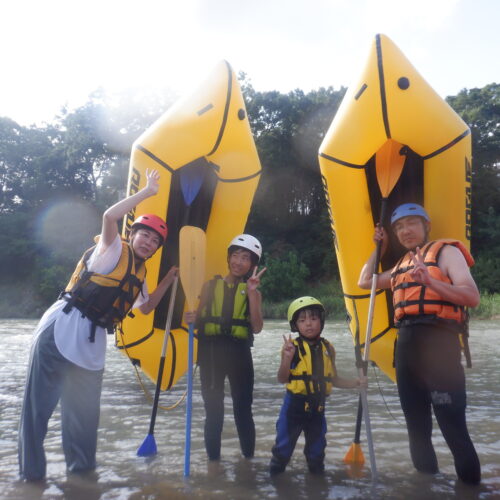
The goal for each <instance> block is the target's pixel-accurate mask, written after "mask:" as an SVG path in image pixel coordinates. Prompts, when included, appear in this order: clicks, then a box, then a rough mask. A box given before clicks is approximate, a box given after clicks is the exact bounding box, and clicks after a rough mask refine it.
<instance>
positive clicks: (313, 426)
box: [269, 297, 366, 475]
mask: <svg viewBox="0 0 500 500" xmlns="http://www.w3.org/2000/svg"><path fill="white" fill-rule="evenodd" d="M288 321H289V323H290V328H291V330H292V332H298V333H299V335H298V337H296V338H294V339H292V338H291V335H288V337H286V336H285V335H283V339H284V344H283V348H282V350H281V364H280V367H279V370H278V382H280V383H282V384H286V389H287V390H286V393H285V398H284V400H283V405H282V407H281V411H280V414H279V417H278V421H277V422H276V442H275V444H274V446H273V448H272V458H271V463H270V466H269V470H270V473H271V475H275V474H279V473H281V472H284V471H285V468H286V466H287V464H288V462H289V461H290V458H291V456H292V453H293V450H294V448H295V444H296V443H297V439H298V438H299V436H300V434H301V432H304V437H305V441H306V445H305V448H304V454H305V456H306V460H307V465H308V467H309V471H310V472H311V473H313V474H321V473H322V472H323V471H324V467H325V465H324V459H325V447H326V419H325V412H324V409H325V399H326V397H327V396H328V395H329V394H330V392H331V390H332V387H341V388H346V389H354V388H359V387H366V378H365V377H363V378H362V379H357V378H356V379H345V378H341V377H339V376H338V374H337V369H336V368H335V350H334V348H333V346H332V344H331V343H330V342H328V341H327V340H326V339H324V338H323V337H321V332H322V331H323V328H324V326H325V308H324V307H323V304H321V302H320V301H319V300H317V299H315V298H314V297H300V298H298V299H296V300H294V301H293V302H292V303H291V304H290V306H289V308H288Z"/></svg>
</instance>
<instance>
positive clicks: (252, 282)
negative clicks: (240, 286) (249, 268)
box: [247, 266, 267, 292]
mask: <svg viewBox="0 0 500 500" xmlns="http://www.w3.org/2000/svg"><path fill="white" fill-rule="evenodd" d="M266 269H267V267H264V268H262V269H261V270H260V271H259V273H258V274H257V266H255V267H254V268H253V273H252V275H251V276H250V278H248V280H247V289H248V291H249V292H254V291H255V290H257V287H258V286H259V285H260V277H261V276H262V275H263V274H264V273H265V272H266Z"/></svg>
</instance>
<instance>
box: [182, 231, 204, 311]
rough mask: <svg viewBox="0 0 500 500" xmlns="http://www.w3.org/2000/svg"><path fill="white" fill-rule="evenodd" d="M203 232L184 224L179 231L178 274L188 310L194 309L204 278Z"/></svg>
mask: <svg viewBox="0 0 500 500" xmlns="http://www.w3.org/2000/svg"><path fill="white" fill-rule="evenodd" d="M205 249H206V236H205V232H204V231H203V230H202V229H200V228H199V227H194V226H184V227H183V228H182V229H181V231H180V233H179V260H180V262H179V275H180V278H181V283H182V288H183V289H184V295H185V296H186V300H187V303H188V308H189V310H190V311H194V310H195V309H196V305H197V301H198V297H199V295H200V292H201V287H202V286H203V282H204V280H205Z"/></svg>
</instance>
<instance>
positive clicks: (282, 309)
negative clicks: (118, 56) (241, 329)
mask: <svg viewBox="0 0 500 500" xmlns="http://www.w3.org/2000/svg"><path fill="white" fill-rule="evenodd" d="M300 295H301V296H304V295H312V296H313V297H315V298H317V299H318V300H319V301H320V302H321V303H322V304H323V305H324V306H325V309H326V312H327V318H328V319H329V320H337V321H344V320H345V318H346V309H345V304H344V297H343V294H342V288H341V286H340V283H339V282H337V281H330V282H327V283H319V284H315V285H311V286H310V287H305V288H304V291H303V292H302V293H301V294H300ZM291 300H293V299H291ZM291 300H284V301H281V302H270V301H269V300H266V298H265V296H264V300H263V304H262V311H263V315H264V318H265V319H280V320H286V315H287V311H288V306H289V305H290V302H291ZM49 306H50V304H44V303H43V302H42V301H41V299H40V297H39V296H38V295H37V294H36V291H35V290H33V289H32V288H29V287H26V286H25V285H24V284H23V283H15V282H14V283H9V284H2V285H0V318H10V319H13V318H19V319H28V318H32V319H37V318H40V317H41V316H42V315H43V313H44V311H45V310H46V309H47V308H48V307H49ZM470 313H471V317H472V318H474V319H500V294H499V293H495V294H489V293H483V294H481V303H480V304H479V306H478V307H476V308H475V309H471V310H470Z"/></svg>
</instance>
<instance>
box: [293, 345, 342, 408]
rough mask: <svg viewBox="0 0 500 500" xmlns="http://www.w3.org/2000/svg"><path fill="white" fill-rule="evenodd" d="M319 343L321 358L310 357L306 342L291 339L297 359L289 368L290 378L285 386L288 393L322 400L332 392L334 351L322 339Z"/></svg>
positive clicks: (309, 347) (309, 348)
mask: <svg viewBox="0 0 500 500" xmlns="http://www.w3.org/2000/svg"><path fill="white" fill-rule="evenodd" d="M319 341H320V346H321V356H312V355H311V346H310V345H309V343H308V342H306V341H304V340H303V339H302V338H301V337H297V338H296V339H293V344H294V345H295V347H296V349H297V353H296V358H298V359H297V363H296V364H295V366H292V367H290V376H289V378H288V384H287V385H286V388H287V389H288V390H289V391H290V392H292V393H294V394H303V395H306V396H311V395H313V394H317V395H320V396H322V397H323V398H324V397H325V396H327V395H328V394H330V392H332V381H333V378H334V377H335V349H334V348H333V346H332V344H330V342H328V341H327V340H325V339H324V338H320V339H319ZM296 358H294V359H296ZM292 364H293V361H292ZM318 365H319V366H318Z"/></svg>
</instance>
